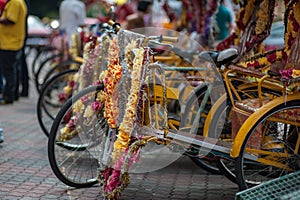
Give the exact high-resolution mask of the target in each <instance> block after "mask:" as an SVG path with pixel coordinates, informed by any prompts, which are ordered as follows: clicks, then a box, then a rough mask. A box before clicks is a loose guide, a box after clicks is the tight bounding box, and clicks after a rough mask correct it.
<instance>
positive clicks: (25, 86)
mask: <svg viewBox="0 0 300 200" xmlns="http://www.w3.org/2000/svg"><path fill="white" fill-rule="evenodd" d="M20 64H21V70H20V73H21V74H20V82H21V85H22V90H21V95H23V96H28V90H29V75H28V66H27V61H26V54H25V46H24V47H23V48H22V54H21V61H20Z"/></svg>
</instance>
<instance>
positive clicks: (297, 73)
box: [292, 69, 300, 78]
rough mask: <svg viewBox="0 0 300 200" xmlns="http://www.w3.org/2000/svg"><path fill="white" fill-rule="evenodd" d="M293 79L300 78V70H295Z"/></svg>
mask: <svg viewBox="0 0 300 200" xmlns="http://www.w3.org/2000/svg"><path fill="white" fill-rule="evenodd" d="M292 77H293V78H298V77H300V70H298V69H294V70H293V74H292Z"/></svg>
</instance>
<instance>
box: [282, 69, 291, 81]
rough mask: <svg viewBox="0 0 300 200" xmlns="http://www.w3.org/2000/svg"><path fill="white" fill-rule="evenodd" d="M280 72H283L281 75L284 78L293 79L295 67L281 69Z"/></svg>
mask: <svg viewBox="0 0 300 200" xmlns="http://www.w3.org/2000/svg"><path fill="white" fill-rule="evenodd" d="M279 73H280V74H281V77H282V78H284V79H291V78H292V74H293V69H292V68H290V69H284V70H279Z"/></svg>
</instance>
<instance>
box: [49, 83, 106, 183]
mask: <svg viewBox="0 0 300 200" xmlns="http://www.w3.org/2000/svg"><path fill="white" fill-rule="evenodd" d="M102 90H103V85H98V86H91V87H88V88H85V89H84V90H82V91H80V92H79V93H78V94H76V95H74V96H73V97H72V98H70V99H68V101H67V102H66V103H65V104H64V105H63V107H62V108H61V109H60V111H59V113H58V114H57V116H56V118H55V120H54V122H53V125H52V127H51V131H50V135H49V140H48V158H49V162H50V166H51V169H52V170H53V172H54V174H55V175H56V177H57V178H58V179H59V180H60V181H62V182H63V183H65V184H66V185H68V186H71V187H76V188H85V187H91V186H92V185H94V184H96V183H97V182H98V180H97V170H98V167H99V163H98V160H97V159H96V158H95V157H94V156H93V155H92V153H91V152H90V150H89V149H88V147H89V145H90V144H89V143H84V142H82V141H81V140H80V138H79V137H78V135H77V137H75V136H74V138H71V139H69V140H67V141H62V142H60V141H59V140H58V139H57V138H58V137H59V131H60V128H61V126H60V125H61V122H63V121H64V119H65V116H66V114H68V111H69V110H70V109H73V108H72V105H74V104H73V102H76V101H77V100H79V99H81V98H82V97H83V96H85V95H88V94H89V93H91V92H95V91H96V92H97V91H102ZM100 128H102V127H100ZM98 139H99V138H98ZM73 142H74V144H73ZM89 142H91V143H92V145H93V144H95V141H89Z"/></svg>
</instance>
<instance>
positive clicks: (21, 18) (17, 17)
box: [0, 0, 27, 51]
mask: <svg viewBox="0 0 300 200" xmlns="http://www.w3.org/2000/svg"><path fill="white" fill-rule="evenodd" d="M26 14H27V7H26V4H25V2H24V0H9V1H8V2H7V4H6V6H5V8H4V11H3V14H2V16H1V19H5V18H7V19H8V20H10V21H12V22H14V24H9V25H4V24H0V49H2V50H13V51H16V50H20V49H21V48H22V47H23V45H24V39H25V23H27V22H26Z"/></svg>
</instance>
